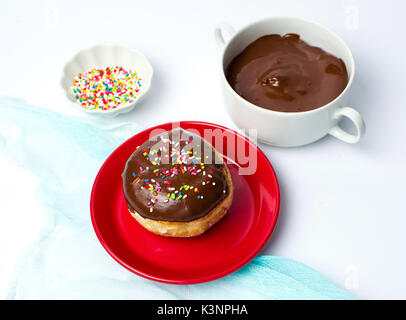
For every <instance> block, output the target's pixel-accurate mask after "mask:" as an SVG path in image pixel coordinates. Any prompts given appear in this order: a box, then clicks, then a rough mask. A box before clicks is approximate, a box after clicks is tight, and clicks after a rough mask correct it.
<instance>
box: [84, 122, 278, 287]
mask: <svg viewBox="0 0 406 320" xmlns="http://www.w3.org/2000/svg"><path fill="white" fill-rule="evenodd" d="M174 123H176V124H178V127H183V128H184V127H185V126H187V125H193V124H199V125H207V126H210V127H213V126H215V127H218V128H220V129H223V130H227V131H231V132H233V133H234V134H235V135H237V136H239V137H241V138H243V139H244V140H245V141H247V142H248V143H249V144H250V145H252V146H254V148H255V149H256V150H257V151H258V153H259V154H260V155H261V156H263V158H264V159H265V161H266V162H267V163H268V165H269V166H270V168H271V171H272V175H273V182H274V183H275V186H276V195H275V199H276V214H275V219H274V220H273V222H272V224H271V227H270V228H269V230H268V233H267V234H266V236H265V237H264V238H263V239H262V241H259V242H258V244H257V246H256V247H255V248H254V249H253V250H252V251H251V253H250V254H248V255H247V256H246V257H245V258H244V259H242V260H241V261H240V262H239V263H236V264H235V265H233V266H232V267H229V268H227V269H225V270H223V271H221V272H217V273H214V274H212V275H209V276H204V277H198V278H195V279H166V278H162V277H157V276H153V275H151V274H148V273H145V272H142V271H140V270H137V269H136V268H134V267H132V266H130V265H128V264H127V263H126V262H124V261H123V260H121V258H120V257H118V256H117V255H116V254H115V253H114V251H113V250H112V249H111V248H110V247H109V245H108V244H107V243H106V241H105V240H104V239H103V237H102V234H101V232H100V230H99V228H98V227H97V223H96V221H95V214H94V212H95V210H94V192H95V186H96V185H97V182H98V180H99V179H100V174H101V172H102V171H103V168H104V167H105V166H106V164H107V163H108V161H109V160H110V158H112V157H114V156H115V154H116V153H117V152H119V149H120V148H121V146H122V145H124V144H125V143H127V141H128V140H129V139H131V138H132V137H134V136H136V135H139V134H142V133H145V132H148V131H152V130H154V129H158V128H160V127H163V126H168V125H173V124H174ZM184 129H186V128H184ZM279 209H280V189H279V183H278V179H277V177H276V172H275V169H274V168H273V166H272V164H271V162H270V161H269V159H268V157H267V156H266V155H265V154H264V153H263V151H262V150H261V149H260V148H259V147H258V146H257V145H256V144H255V143H253V142H252V141H251V140H250V139H248V138H247V137H246V136H244V135H242V134H240V133H239V132H237V131H235V130H232V129H229V128H227V127H224V126H222V125H219V124H215V123H210V122H205V121H178V122H175V121H174V122H166V123H162V124H159V125H156V126H154V127H150V128H147V129H145V130H142V131H140V132H138V133H136V134H134V135H133V136H131V137H129V138H128V139H126V140H125V141H124V142H123V143H121V144H120V145H119V146H118V147H116V148H115V149H114V151H113V152H112V153H111V154H110V155H109V156H108V157H107V159H106V160H105V161H104V162H103V165H102V166H101V167H100V169H99V171H98V173H97V175H96V178H95V179H94V182H93V186H92V192H91V195H90V216H91V220H92V225H93V229H94V231H95V233H96V236H97V238H98V239H99V242H100V243H101V245H102V246H103V248H104V249H105V250H106V251H107V252H108V253H109V254H110V256H111V257H112V258H113V259H114V260H116V261H117V262H118V263H119V264H120V265H122V266H123V267H124V268H126V269H127V270H129V271H131V272H133V273H135V274H138V275H140V276H142V277H144V278H147V279H150V280H154V281H158V282H162V283H169V284H197V283H203V282H208V281H213V280H216V279H219V278H222V277H225V276H227V275H229V274H231V273H233V272H235V271H237V270H238V269H240V268H242V267H243V266H245V265H246V264H247V263H248V262H250V261H251V260H252V259H253V258H254V257H255V256H256V255H257V253H258V252H259V251H260V250H261V249H262V248H263V247H264V246H265V244H266V243H267V241H268V239H269V237H270V236H271V234H272V232H273V230H274V229H275V226H276V223H277V221H278V218H279Z"/></svg>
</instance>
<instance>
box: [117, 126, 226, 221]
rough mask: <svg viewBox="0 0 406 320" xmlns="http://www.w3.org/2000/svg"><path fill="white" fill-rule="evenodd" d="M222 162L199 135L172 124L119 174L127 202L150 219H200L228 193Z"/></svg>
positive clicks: (130, 159)
mask: <svg viewBox="0 0 406 320" xmlns="http://www.w3.org/2000/svg"><path fill="white" fill-rule="evenodd" d="M206 157H208V158H206ZM215 159H217V160H215ZM204 160H206V161H204ZM224 166H225V164H223V163H222V159H220V157H219V156H218V155H217V154H216V152H215V151H214V149H213V148H212V146H211V145H209V144H207V143H206V142H204V140H203V139H201V138H200V136H198V135H195V134H193V133H191V132H188V131H185V130H183V129H180V128H177V129H174V130H172V131H169V132H166V133H163V134H161V135H158V136H155V137H153V138H151V139H150V140H148V141H146V142H145V143H143V144H142V145H141V146H140V147H138V148H137V149H136V151H135V152H134V153H133V154H132V155H131V157H130V158H129V159H128V161H127V163H126V166H125V169H124V172H123V174H122V178H123V190H124V196H125V199H126V201H127V206H128V208H129V209H130V211H134V210H135V211H136V212H137V213H138V214H139V215H141V216H142V217H144V218H148V219H153V220H162V221H181V222H187V221H192V220H195V219H198V218H200V217H203V216H205V215H206V214H207V213H209V212H210V211H211V210H212V209H213V208H214V207H215V206H216V205H217V204H218V203H219V202H221V201H222V200H223V199H224V198H225V197H226V196H227V194H228V192H229V190H228V185H227V181H226V177H225V173H224Z"/></svg>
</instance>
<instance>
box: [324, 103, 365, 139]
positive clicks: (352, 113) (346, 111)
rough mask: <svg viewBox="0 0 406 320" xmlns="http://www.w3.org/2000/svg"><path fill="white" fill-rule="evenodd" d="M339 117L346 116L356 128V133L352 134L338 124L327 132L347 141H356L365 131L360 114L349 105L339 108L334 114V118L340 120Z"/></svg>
mask: <svg viewBox="0 0 406 320" xmlns="http://www.w3.org/2000/svg"><path fill="white" fill-rule="evenodd" d="M341 117H347V118H348V119H350V120H351V121H352V123H354V125H355V127H356V128H357V134H355V135H353V134H350V133H348V132H346V131H344V130H343V129H342V128H341V127H340V126H339V125H338V124H337V125H335V126H334V127H332V128H331V130H330V131H329V134H331V135H332V136H334V137H336V138H337V139H340V140H342V141H344V142H347V143H357V142H358V141H359V140H360V139H361V137H362V135H363V134H364V133H365V123H364V120H363V119H362V116H361V114H360V113H359V112H358V111H357V110H355V109H353V108H349V107H344V108H339V109H338V110H337V111H336V113H335V114H334V118H335V119H338V120H340V119H341Z"/></svg>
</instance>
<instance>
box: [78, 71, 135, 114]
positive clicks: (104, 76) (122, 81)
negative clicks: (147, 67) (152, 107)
mask: <svg viewBox="0 0 406 320" xmlns="http://www.w3.org/2000/svg"><path fill="white" fill-rule="evenodd" d="M140 87H141V79H140V78H139V77H138V75H137V72H136V71H132V70H126V69H124V68H123V67H120V66H116V67H107V68H104V69H91V70H89V71H87V72H85V73H80V74H79V75H78V76H77V77H76V78H75V80H74V82H73V85H72V92H73V94H74V96H75V98H76V100H77V102H78V103H79V104H80V105H81V106H82V107H83V108H85V109H87V110H97V109H101V110H111V109H116V108H118V107H120V106H123V105H126V104H129V103H131V102H133V101H134V100H135V99H136V98H137V97H138V96H139V93H140Z"/></svg>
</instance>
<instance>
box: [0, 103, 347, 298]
mask: <svg viewBox="0 0 406 320" xmlns="http://www.w3.org/2000/svg"><path fill="white" fill-rule="evenodd" d="M139 130H140V128H139V127H138V126H137V125H135V124H131V123H126V124H122V125H118V126H114V127H112V126H108V125H106V123H105V122H103V121H102V120H98V121H97V125H95V124H94V122H93V123H91V122H89V120H83V119H81V118H80V119H79V118H73V117H67V116H64V115H61V114H58V113H55V112H51V111H46V110H44V109H40V108H37V107H34V106H31V105H29V104H27V103H25V102H24V101H20V100H17V99H13V98H7V97H3V98H0V153H1V154H2V156H6V157H7V158H9V159H11V161H13V162H14V163H15V164H16V165H19V166H22V167H24V168H27V169H28V170H30V171H31V172H32V173H33V174H34V175H36V176H37V177H38V178H39V181H40V183H39V185H38V189H37V192H36V196H37V199H38V202H39V203H40V205H41V206H42V207H43V212H44V214H45V216H46V220H47V225H46V227H45V228H44V229H43V230H42V232H41V234H40V236H39V238H38V240H37V241H36V242H35V243H33V244H32V245H31V247H30V248H29V249H28V250H27V252H26V253H25V254H24V256H23V257H21V261H20V263H19V264H18V267H17V269H16V272H15V279H14V281H13V282H12V283H11V284H10V290H9V293H8V297H7V298H10V299H352V298H353V297H352V296H351V295H350V294H349V293H347V292H346V291H344V290H342V289H340V288H338V287H337V286H336V285H335V284H334V283H332V282H331V281H330V280H328V279H326V278H325V277H323V276H322V275H321V274H319V273H318V272H316V271H315V270H313V269H311V268H310V267H307V266H305V265H303V264H302V263H299V262H296V261H293V260H290V259H285V258H281V257H274V256H258V257H256V258H255V259H254V260H253V261H252V262H250V263H249V264H248V265H246V266H245V267H243V268H242V269H240V270H239V271H237V272H235V273H233V274H231V275H229V276H227V277H224V278H222V279H219V280H215V281H212V282H208V283H204V284H197V285H168V284H161V283H157V282H154V281H150V280H147V279H144V278H142V277H139V276H137V275H135V274H133V273H131V272H129V271H127V270H126V269H124V268H123V267H121V266H120V265H119V264H118V263H116V262H115V261H114V260H113V259H112V258H110V256H109V255H108V254H107V253H106V252H105V251H104V249H103V248H102V247H101V245H100V244H99V243H98V241H97V238H96V236H95V234H94V232H93V229H92V226H91V221H90V213H89V198H90V192H91V187H92V184H93V180H94V178H95V176H96V174H97V171H98V169H99V168H100V166H101V164H102V163H103V161H104V160H105V159H106V158H107V156H108V155H109V154H110V153H111V152H112V151H113V150H114V149H115V148H116V147H117V146H118V145H119V144H120V143H121V142H123V141H124V140H125V139H126V138H128V137H130V136H131V135H133V134H135V133H136V132H138V131H139ZM3 219H4V218H3ZM0 223H7V221H0Z"/></svg>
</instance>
